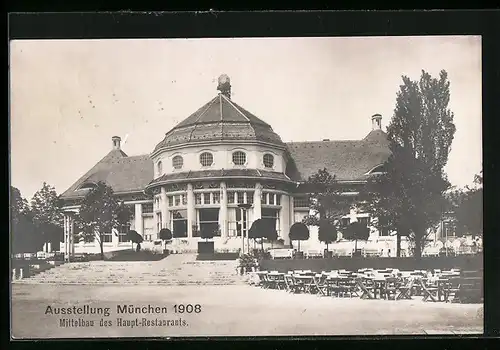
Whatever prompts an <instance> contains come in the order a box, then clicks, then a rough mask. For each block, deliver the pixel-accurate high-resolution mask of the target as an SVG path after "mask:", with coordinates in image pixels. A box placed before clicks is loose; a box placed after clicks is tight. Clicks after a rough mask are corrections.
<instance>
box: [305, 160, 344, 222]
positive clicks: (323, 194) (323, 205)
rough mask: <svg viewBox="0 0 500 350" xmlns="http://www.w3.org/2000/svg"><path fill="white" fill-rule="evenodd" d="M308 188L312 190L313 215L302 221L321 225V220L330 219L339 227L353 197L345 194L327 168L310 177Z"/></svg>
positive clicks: (311, 208)
mask: <svg viewBox="0 0 500 350" xmlns="http://www.w3.org/2000/svg"><path fill="white" fill-rule="evenodd" d="M306 188H307V189H308V191H310V204H309V208H310V210H311V211H312V213H313V214H312V215H308V216H306V217H305V218H304V220H303V221H302V222H303V223H305V224H306V225H309V226H319V224H320V220H324V221H328V222H329V223H330V224H331V225H333V226H334V227H335V228H337V227H338V226H339V225H340V219H341V218H342V216H344V215H346V214H348V213H349V211H350V209H351V206H352V203H353V201H352V198H351V197H348V196H345V195H344V194H343V187H342V185H341V184H339V183H338V181H337V180H336V178H335V176H333V175H331V174H330V173H329V172H328V170H326V168H323V169H320V170H318V172H317V173H315V174H313V175H312V176H310V177H309V179H308V181H307V183H306Z"/></svg>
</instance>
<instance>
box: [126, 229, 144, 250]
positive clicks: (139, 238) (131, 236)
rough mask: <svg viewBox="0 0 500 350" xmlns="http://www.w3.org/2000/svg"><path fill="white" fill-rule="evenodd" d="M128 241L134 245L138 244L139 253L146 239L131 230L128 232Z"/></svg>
mask: <svg viewBox="0 0 500 350" xmlns="http://www.w3.org/2000/svg"><path fill="white" fill-rule="evenodd" d="M127 239H128V240H129V241H131V242H132V243H135V244H137V251H140V250H141V243H142V242H144V238H143V237H142V236H141V235H140V234H139V233H138V232H137V231H135V230H130V231H128V232H127Z"/></svg>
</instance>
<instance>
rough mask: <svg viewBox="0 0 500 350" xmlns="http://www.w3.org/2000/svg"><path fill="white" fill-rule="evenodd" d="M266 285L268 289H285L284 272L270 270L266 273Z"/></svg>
mask: <svg viewBox="0 0 500 350" xmlns="http://www.w3.org/2000/svg"><path fill="white" fill-rule="evenodd" d="M267 280H268V285H269V288H270V289H280V290H285V289H287V287H286V281H285V274H284V273H281V272H277V271H272V272H269V273H268V274H267Z"/></svg>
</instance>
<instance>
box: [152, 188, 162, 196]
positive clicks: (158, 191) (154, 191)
mask: <svg viewBox="0 0 500 350" xmlns="http://www.w3.org/2000/svg"><path fill="white" fill-rule="evenodd" d="M151 193H152V194H153V196H154V195H157V194H160V193H161V189H160V188H159V187H155V188H153V189H152V190H151Z"/></svg>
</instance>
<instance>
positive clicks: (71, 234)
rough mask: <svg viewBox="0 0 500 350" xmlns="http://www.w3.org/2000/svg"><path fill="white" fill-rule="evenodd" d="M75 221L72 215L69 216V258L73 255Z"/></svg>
mask: <svg viewBox="0 0 500 350" xmlns="http://www.w3.org/2000/svg"><path fill="white" fill-rule="evenodd" d="M74 228H75V219H74V218H73V215H70V216H69V244H70V246H69V247H70V249H69V254H70V256H72V255H74V254H75V232H74Z"/></svg>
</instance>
